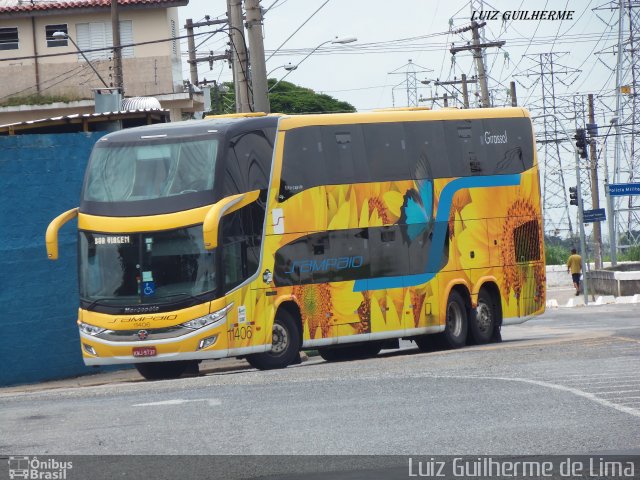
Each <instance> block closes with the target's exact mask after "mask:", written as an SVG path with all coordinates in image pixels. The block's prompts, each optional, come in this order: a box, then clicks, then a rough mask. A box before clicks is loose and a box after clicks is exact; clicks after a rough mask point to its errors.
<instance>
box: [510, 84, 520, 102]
mask: <svg viewBox="0 0 640 480" xmlns="http://www.w3.org/2000/svg"><path fill="white" fill-rule="evenodd" d="M509 91H510V92H511V106H512V107H517V106H518V97H517V96H516V82H511V83H510V84H509Z"/></svg>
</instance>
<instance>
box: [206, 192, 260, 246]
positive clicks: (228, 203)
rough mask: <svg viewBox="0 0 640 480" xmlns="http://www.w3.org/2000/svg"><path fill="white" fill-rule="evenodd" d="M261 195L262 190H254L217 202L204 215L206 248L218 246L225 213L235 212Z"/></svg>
mask: <svg viewBox="0 0 640 480" xmlns="http://www.w3.org/2000/svg"><path fill="white" fill-rule="evenodd" d="M259 195H260V190H253V191H252V192H247V193H239V194H237V195H231V196H230V197H227V198H223V199H222V200H220V201H219V202H217V203H215V204H214V205H213V206H212V207H211V208H210V209H209V211H208V212H207V215H206V216H205V217H204V222H203V223H202V235H203V239H204V248H205V249H207V250H213V249H214V248H216V247H217V246H218V227H219V226H220V220H222V217H223V216H224V215H226V214H227V213H231V212H235V211H236V210H239V209H241V208H242V207H244V206H245V205H249V204H250V203H252V202H255V201H256V200H257V199H258V196H259Z"/></svg>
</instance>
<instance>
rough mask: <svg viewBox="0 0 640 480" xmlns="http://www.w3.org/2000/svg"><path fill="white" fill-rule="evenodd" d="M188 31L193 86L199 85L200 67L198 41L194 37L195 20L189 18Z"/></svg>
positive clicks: (190, 71)
mask: <svg viewBox="0 0 640 480" xmlns="http://www.w3.org/2000/svg"><path fill="white" fill-rule="evenodd" d="M184 28H185V29H186V30H187V54H188V55H189V60H188V61H187V63H189V74H190V76H191V85H198V65H197V64H196V61H195V60H196V41H195V38H194V37H193V19H191V18H187V23H186V25H185V26H184Z"/></svg>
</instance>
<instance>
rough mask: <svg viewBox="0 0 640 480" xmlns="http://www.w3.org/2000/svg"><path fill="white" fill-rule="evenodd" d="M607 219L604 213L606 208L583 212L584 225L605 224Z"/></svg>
mask: <svg viewBox="0 0 640 480" xmlns="http://www.w3.org/2000/svg"><path fill="white" fill-rule="evenodd" d="M606 219H607V216H606V215H605V213H604V208H597V209H595V210H585V211H584V212H582V221H583V222H584V223H593V222H604V221H605V220H606Z"/></svg>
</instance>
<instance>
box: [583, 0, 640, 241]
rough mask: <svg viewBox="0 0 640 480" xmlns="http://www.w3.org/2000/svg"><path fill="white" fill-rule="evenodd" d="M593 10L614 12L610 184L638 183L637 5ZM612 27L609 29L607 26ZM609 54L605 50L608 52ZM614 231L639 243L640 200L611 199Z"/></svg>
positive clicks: (617, 3) (625, 1) (621, 2)
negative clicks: (614, 42) (613, 82)
mask: <svg viewBox="0 0 640 480" xmlns="http://www.w3.org/2000/svg"><path fill="white" fill-rule="evenodd" d="M594 10H596V11H597V10H609V11H612V10H613V11H617V16H616V15H614V18H615V17H617V18H616V23H617V27H618V41H617V44H616V45H615V46H613V48H612V50H613V53H614V55H615V58H616V67H615V71H616V87H615V110H614V111H613V112H612V114H613V116H614V118H615V119H616V120H615V122H614V124H613V125H614V129H615V149H614V157H613V158H614V160H613V176H612V178H613V183H637V182H639V181H640V175H639V172H638V169H639V168H640V135H639V132H638V127H637V126H638V125H639V124H640V99H639V98H638V95H639V94H640V90H639V89H640V51H639V50H638V49H639V48H640V33H639V29H640V1H638V0H614V1H611V2H609V3H606V4H604V5H602V6H599V7H596V8H595V9H594ZM610 26H611V25H610ZM607 50H608V49H607ZM614 211H615V219H614V225H615V226H614V230H615V231H616V232H617V233H618V235H619V234H621V233H623V234H624V236H625V237H626V240H627V241H629V242H630V243H638V242H640V198H638V196H637V195H635V196H634V195H629V196H627V197H615V198H614Z"/></svg>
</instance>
